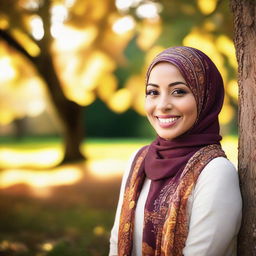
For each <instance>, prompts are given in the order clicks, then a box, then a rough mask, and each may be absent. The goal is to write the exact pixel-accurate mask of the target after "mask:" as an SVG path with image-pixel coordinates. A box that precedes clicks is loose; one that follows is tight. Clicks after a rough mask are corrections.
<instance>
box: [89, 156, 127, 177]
mask: <svg viewBox="0 0 256 256" xmlns="http://www.w3.org/2000/svg"><path fill="white" fill-rule="evenodd" d="M126 163H127V159H126V161H125V160H117V159H102V160H101V161H89V162H88V167H89V171H90V173H91V174H92V175H93V176H95V177H98V178H101V179H105V178H110V177H113V176H121V175H122V173H123V172H124V169H125V166H126Z"/></svg>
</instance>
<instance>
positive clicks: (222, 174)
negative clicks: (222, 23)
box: [109, 47, 241, 256]
mask: <svg viewBox="0 0 256 256" xmlns="http://www.w3.org/2000/svg"><path fill="white" fill-rule="evenodd" d="M223 99H224V86H223V81H222V77H221V75H220V73H219V71H218V70H217V68H216V66H215V65H214V63H213V62H212V61H211V60H210V59H209V57H208V56H206V55H205V54H204V53H202V52H201V51H199V50H197V49H194V48H191V47H173V48H168V49H166V50H164V51H163V52H161V53H160V54H159V55H157V56H156V57H155V58H154V59H153V61H152V63H151V65H150V66H149V68H148V71H147V75H146V99H145V110H146V113H147V117H148V120H149V122H150V123H151V125H152V127H153V128H154V130H155V131H156V133H157V138H156V140H155V141H153V142H152V143H151V144H150V145H149V146H145V147H143V148H141V149H140V150H138V151H137V153H135V154H134V157H132V160H131V163H130V165H129V168H128V169H127V171H126V172H125V173H124V177H123V181H122V186H121V191H120V199H119V203H118V207H117V212H116V218H115V223H114V226H113V229H112V232H111V238H110V253H109V255H111V256H113V255H136V256H138V255H148V256H153V255H166V256H169V255H170V256H171V255H173V256H181V255H184V256H190V255H200V256H209V255H218V256H234V255H236V239H237V233H238V230H239V227H240V222H241V195H240V189H239V182H238V175H237V172H236V169H235V167H234V166H233V165H232V163H231V162H230V161H229V160H228V159H227V158H226V155H225V153H224V151H223V150H222V148H221V145H220V141H221V139H222V137H221V136H220V134H219V121H218V116H219V113H220V111H221V108H222V105H223Z"/></svg>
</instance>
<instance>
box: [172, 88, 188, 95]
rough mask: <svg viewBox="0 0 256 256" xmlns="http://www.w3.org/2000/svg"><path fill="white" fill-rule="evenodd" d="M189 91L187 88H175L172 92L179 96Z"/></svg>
mask: <svg viewBox="0 0 256 256" xmlns="http://www.w3.org/2000/svg"><path fill="white" fill-rule="evenodd" d="M186 93H187V92H186V91H185V90H183V89H175V90H174V91H173V92H172V94H174V95H177V96H182V95H184V94H186Z"/></svg>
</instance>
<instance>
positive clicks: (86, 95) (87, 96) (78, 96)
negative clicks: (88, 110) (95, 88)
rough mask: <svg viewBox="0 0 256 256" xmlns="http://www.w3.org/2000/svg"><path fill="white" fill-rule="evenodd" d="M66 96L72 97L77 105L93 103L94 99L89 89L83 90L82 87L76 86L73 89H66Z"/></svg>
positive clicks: (93, 94)
mask: <svg viewBox="0 0 256 256" xmlns="http://www.w3.org/2000/svg"><path fill="white" fill-rule="evenodd" d="M68 96H69V98H71V99H74V100H75V101H76V102H77V103H78V104H79V105H82V106H88V105H90V104H91V103H93V102H94V101H95V99H96V96H95V93H94V92H92V91H89V90H84V88H82V87H81V86H80V87H78V86H77V87H76V88H74V89H70V90H68Z"/></svg>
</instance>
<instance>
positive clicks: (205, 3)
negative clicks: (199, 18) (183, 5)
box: [197, 0, 217, 15]
mask: <svg viewBox="0 0 256 256" xmlns="http://www.w3.org/2000/svg"><path fill="white" fill-rule="evenodd" d="M197 5H198V7H199V9H200V11H201V12H202V13H203V14H205V15H208V14H210V13H212V12H213V11H214V10H215V9H216V6H217V0H197Z"/></svg>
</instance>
